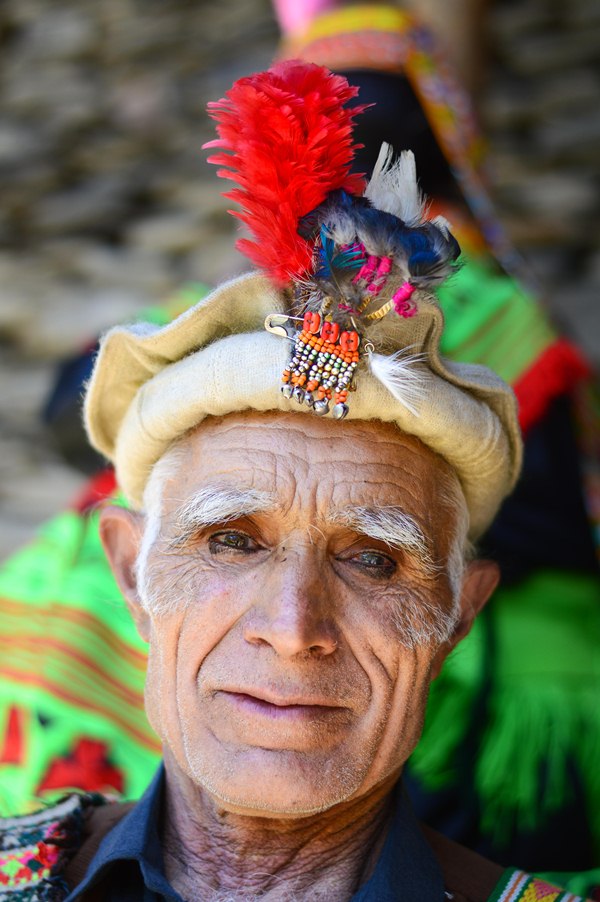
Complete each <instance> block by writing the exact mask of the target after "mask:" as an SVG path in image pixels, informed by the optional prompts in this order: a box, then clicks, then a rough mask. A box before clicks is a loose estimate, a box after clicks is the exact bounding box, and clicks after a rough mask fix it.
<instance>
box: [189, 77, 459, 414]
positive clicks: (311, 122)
mask: <svg viewBox="0 0 600 902" xmlns="http://www.w3.org/2000/svg"><path fill="white" fill-rule="evenodd" d="M357 93H358V89H357V88H354V87H351V86H350V85H349V84H348V82H347V81H346V79H345V78H343V77H342V76H339V75H334V74H333V73H331V72H329V71H328V70H327V69H325V68H323V67H320V66H316V65H313V64H310V63H304V62H298V61H285V62H281V63H278V64H277V65H275V66H274V67H273V68H272V69H270V70H268V71H267V72H262V73H258V74H256V75H252V76H250V77H247V78H242V79H240V80H239V81H238V82H236V83H235V84H234V85H233V87H232V88H231V90H230V91H228V92H227V94H226V96H225V98H223V99H222V100H219V101H217V102H215V103H211V104H209V113H210V115H211V116H212V117H213V118H214V119H215V120H216V122H217V133H218V135H219V137H218V138H217V139H216V140H214V141H211V142H209V143H208V144H206V145H205V147H210V148H213V147H214V148H220V150H221V152H220V153H218V154H215V155H214V156H211V157H209V162H211V163H216V164H217V165H219V166H220V167H225V168H221V169H219V171H218V174H219V175H220V176H222V177H224V178H228V179H231V180H233V181H234V182H236V183H237V186H238V187H236V188H234V189H233V190H232V191H230V192H229V193H228V194H226V195H225V196H226V197H227V198H229V199H231V200H235V201H236V202H238V203H239V204H240V205H241V208H242V210H241V212H238V211H230V212H232V213H233V215H234V216H237V217H238V218H240V219H241V220H242V221H243V222H244V223H245V224H246V225H247V227H248V228H249V229H250V232H251V233H252V235H253V236H254V239H255V240H254V241H252V240H250V239H247V238H242V239H240V240H239V241H238V242H237V247H238V248H239V249H240V250H241V251H242V252H243V253H244V254H246V255H247V256H248V257H249V258H250V259H251V260H252V261H253V262H254V263H256V264H257V265H258V266H259V267H260V268H261V269H262V270H263V271H264V272H265V273H266V275H267V276H268V277H269V278H270V280H271V281H272V282H273V284H274V285H275V287H277V288H278V289H279V290H283V291H285V292H286V293H287V294H288V295H289V297H290V301H291V307H292V310H293V312H294V313H296V314H297V315H296V316H294V315H291V316H286V315H283V314H273V315H272V316H268V317H267V319H266V321H265V328H266V329H267V330H268V331H269V332H271V333H274V334H276V335H281V336H282V337H285V338H287V339H289V340H290V342H291V349H292V350H291V357H290V361H289V364H288V366H287V367H286V369H285V370H284V372H283V374H282V385H281V391H282V393H283V394H284V395H285V397H286V398H289V399H290V400H293V401H295V402H297V403H299V404H304V405H306V406H307V407H309V408H311V409H312V410H313V411H314V412H315V413H316V414H318V415H320V416H324V415H326V414H328V413H329V412H331V414H332V416H333V417H335V418H336V419H343V418H344V417H345V416H346V415H347V413H348V410H349V406H348V405H349V394H350V393H351V392H352V391H353V390H354V389H355V379H356V376H357V369H358V367H359V364H360V363H361V361H365V362H366V363H367V365H368V366H369V368H370V370H371V372H372V373H373V375H374V376H375V377H376V378H378V379H379V380H380V381H381V382H383V383H384V384H385V385H386V387H387V388H388V389H389V391H390V392H391V393H392V394H393V395H394V396H395V397H396V398H397V399H398V400H399V401H401V402H402V403H403V404H405V406H407V407H408V408H409V409H410V410H412V408H413V401H414V395H415V392H416V391H418V388H417V385H416V380H415V379H414V378H413V376H412V373H411V368H412V366H413V365H414V364H415V363H416V362H418V359H419V355H413V356H412V357H411V355H410V348H407V349H405V350H404V352H402V353H395V354H385V353H380V352H381V351H385V344H386V341H385V336H386V330H385V328H383V329H382V328H378V324H381V322H382V320H384V319H385V318H386V317H388V316H392V317H396V316H399V317H402V318H406V319H407V318H410V317H412V316H414V315H415V314H416V313H417V310H418V307H419V298H420V297H425V296H426V297H427V300H428V301H431V289H432V287H433V286H435V285H436V284H439V283H440V282H442V281H443V280H444V279H445V278H446V277H447V276H448V275H449V274H450V273H451V272H452V268H453V265H454V263H455V261H456V259H457V257H458V255H459V253H460V248H459V246H458V243H457V242H456V240H455V239H454V238H453V236H452V235H451V233H450V230H449V226H448V223H447V222H446V221H445V220H444V219H443V218H442V217H437V218H435V219H433V220H428V219H427V209H426V204H425V202H424V199H423V197H422V196H421V193H420V191H419V187H418V184H417V178H416V168H415V161H414V157H413V155H412V153H410V152H409V151H406V152H404V153H403V154H402V155H401V156H400V158H399V159H398V161H397V162H394V161H393V154H392V149H391V147H390V146H389V145H387V144H384V145H383V146H382V148H381V152H380V155H379V159H378V161H377V164H376V166H375V169H374V171H373V175H372V177H371V179H370V181H369V182H368V184H367V183H366V182H365V179H364V178H363V176H360V175H356V174H353V173H351V172H350V167H351V164H352V160H353V154H354V151H355V150H356V149H357V147H358V145H354V144H353V143H352V126H353V120H354V118H355V116H357V115H359V114H360V113H361V112H362V111H363V110H364V109H365V107H361V106H354V107H348V106H347V104H348V103H349V102H350V101H351V100H352V99H353V98H354V97H356V95H357Z"/></svg>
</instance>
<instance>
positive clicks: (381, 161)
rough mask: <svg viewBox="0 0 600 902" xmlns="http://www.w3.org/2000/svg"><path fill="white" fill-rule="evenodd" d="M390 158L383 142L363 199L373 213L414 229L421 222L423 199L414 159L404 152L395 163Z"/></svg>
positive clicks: (391, 157) (423, 207)
mask: <svg viewBox="0 0 600 902" xmlns="http://www.w3.org/2000/svg"><path fill="white" fill-rule="evenodd" d="M393 158H394V149H393V147H392V146H391V145H390V144H386V143H385V141H384V143H383V144H382V145H381V150H380V151H379V156H378V157H377V162H376V163H375V168H374V169H373V175H372V176H371V180H370V182H369V184H368V185H367V189H366V191H365V197H367V198H368V199H369V200H370V201H371V203H372V204H373V206H374V207H375V209H376V210H383V211H384V212H385V213H392V214H393V215H394V216H398V217H399V219H402V220H403V221H404V222H405V223H406V224H407V225H408V226H411V227H414V226H417V225H419V223H421V222H422V221H423V214H424V209H425V199H424V197H423V195H422V194H421V191H420V189H419V185H418V182H417V167H416V164H415V156H414V154H413V152H412V151H411V150H404V151H403V152H402V153H401V154H400V156H399V158H398V159H397V160H396V162H395V163H394V162H393Z"/></svg>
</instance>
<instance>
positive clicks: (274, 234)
mask: <svg viewBox="0 0 600 902" xmlns="http://www.w3.org/2000/svg"><path fill="white" fill-rule="evenodd" d="M357 93H358V89H357V88H354V87H351V86H350V85H349V84H348V82H347V81H346V79H345V78H343V77H342V76H339V75H334V74H333V73H331V72H330V71H329V70H328V69H325V68H323V67H322V66H316V65H313V64H312V63H304V62H300V61H297V60H286V61H284V62H281V63H278V64H276V65H275V66H273V67H272V68H271V69H269V70H268V71H267V72H260V73H258V74H256V75H251V76H249V77H248V78H242V79H240V80H239V81H237V82H236V83H235V84H234V85H233V87H232V88H231V90H229V91H228V92H227V94H226V96H225V97H224V98H222V99H221V100H218V101H216V102H215V103H209V104H208V111H209V115H210V116H211V117H212V118H213V119H215V120H216V122H217V134H218V135H219V137H218V138H217V139H216V140H214V141H209V142H208V144H205V145H204V147H220V148H222V150H223V151H225V152H222V153H218V154H215V155H214V156H211V157H209V158H208V161H209V163H215V164H216V165H217V166H226V167H227V168H226V169H219V170H218V175H219V176H221V177H222V178H227V179H231V180H232V181H234V182H237V184H238V186H239V187H238V188H234V190H233V191H230V192H229V193H227V194H225V197H227V198H229V199H230V200H234V201H236V202H237V203H239V204H240V206H241V207H242V211H241V212H235V211H233V210H230V211H229V212H230V213H232V214H233V215H234V216H237V217H238V218H239V219H241V220H242V221H243V222H245V223H246V225H247V226H248V227H249V229H250V231H251V232H252V234H253V236H254V238H255V239H256V240H255V241H250V240H248V239H245V238H242V239H240V240H239V241H238V242H237V247H238V249H239V250H240V251H242V253H243V254H245V255H246V256H247V257H249V258H250V260H252V261H253V262H254V263H255V264H256V265H257V266H259V267H260V268H261V269H263V270H265V271H266V273H267V274H268V275H269V276H270V278H271V279H272V280H273V281H274V282H275V284H276V285H278V286H283V285H285V284H287V283H288V282H289V281H290V280H291V279H298V278H301V277H302V276H304V275H305V274H306V273H307V272H308V271H309V270H310V268H311V264H312V254H313V248H312V245H311V244H309V243H308V242H307V241H305V240H304V239H303V238H301V237H300V236H299V235H298V232H297V229H298V222H299V220H300V219H301V217H302V216H305V215H306V214H307V213H310V211H311V210H314V209H315V207H317V206H318V205H319V204H320V203H322V202H323V201H324V200H325V198H326V197H327V195H328V194H329V192H330V191H334V190H336V189H339V188H343V189H344V190H345V191H348V192H349V193H351V194H361V193H362V191H363V189H364V179H363V176H362V175H352V174H350V165H351V163H352V159H353V155H354V151H355V150H356V149H357V148H358V147H360V146H361V145H355V144H353V143H352V127H353V120H354V117H355V116H356V115H357V114H358V113H361V112H362V111H363V110H364V109H366V107H357V106H355V107H353V108H352V109H351V110H348V109H345V108H344V105H345V104H346V103H348V101H350V100H352V98H354V97H356V95H357Z"/></svg>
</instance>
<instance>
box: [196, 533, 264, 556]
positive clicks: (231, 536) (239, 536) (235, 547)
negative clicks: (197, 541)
mask: <svg viewBox="0 0 600 902" xmlns="http://www.w3.org/2000/svg"><path fill="white" fill-rule="evenodd" d="M208 545H209V548H210V551H211V553H212V554H219V553H221V552H224V551H238V552H242V553H246V554H251V553H252V552H254V551H258V548H259V546H258V545H257V543H256V542H255V541H254V540H253V539H251V538H250V536H247V535H246V534H245V533H243V532H217V533H215V534H214V535H212V536H211V537H210V539H209V540H208Z"/></svg>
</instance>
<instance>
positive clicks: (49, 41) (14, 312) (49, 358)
mask: <svg viewBox="0 0 600 902" xmlns="http://www.w3.org/2000/svg"><path fill="white" fill-rule="evenodd" d="M487 32H488V47H487V55H488V80H487V82H486V84H485V85H484V87H483V90H482V95H481V108H482V114H483V118H484V122H485V125H486V127H487V130H488V134H489V137H490V140H491V145H492V149H493V152H492V163H493V169H492V174H493V179H494V193H495V197H496V199H497V202H498V205H499V207H500V210H501V211H502V214H503V217H504V220H505V222H506V224H507V225H508V226H509V229H510V231H511V233H512V235H513V237H514V239H515V241H516V243H517V244H518V245H519V247H520V248H521V250H522V252H523V253H524V255H525V256H526V257H527V258H528V259H529V261H530V262H531V264H532V267H533V269H534V271H536V272H537V274H538V276H539V278H540V280H541V282H542V284H543V286H544V287H545V289H546V290H547V294H548V298H549V303H550V304H551V305H552V307H553V308H554V309H555V311H556V312H557V315H558V316H559V317H561V318H562V319H563V321H564V322H565V323H566V326H567V329H568V330H569V331H570V332H571V334H574V335H575V336H576V337H578V338H579V340H580V341H581V342H582V343H583V345H584V347H585V348H586V349H587V350H588V352H589V353H590V354H591V356H592V358H593V359H595V361H596V362H599V361H600V313H599V307H598V304H597V302H596V298H597V296H598V293H599V291H600V229H599V228H598V226H599V224H600V223H599V220H600V202H599V191H600V159H599V158H600V52H599V51H600V5H598V3H597V2H596V0H566V2H565V0H561V2H559V0H494V2H493V3H492V4H491V8H490V9H489V13H488V15H487ZM276 43H277V27H276V24H275V21H274V19H273V17H272V13H271V8H270V4H269V3H268V0H219V2H211V3H209V2H202V0H198V2H192V0H4V2H3V3H2V4H1V5H0V191H1V194H0V198H1V201H0V242H1V246H2V249H1V250H0V354H1V359H0V386H1V391H0V555H4V554H6V553H8V552H9V551H11V550H12V549H14V548H16V547H17V546H18V545H19V544H20V543H22V542H23V541H24V540H26V539H27V538H29V537H30V536H31V535H32V532H33V529H34V527H35V525H36V524H37V523H39V522H40V521H41V520H43V519H44V518H46V517H48V516H50V515H51V514H53V513H54V512H55V511H57V510H58V509H60V508H61V507H62V506H64V504H65V502H66V501H67V500H68V499H69V498H70V497H72V495H73V494H74V493H75V492H76V491H77V489H78V488H79V486H80V485H81V483H82V481H83V477H82V476H80V475H79V474H78V473H77V472H76V471H74V470H72V469H71V468H69V467H68V466H67V465H66V464H64V463H63V462H62V460H61V458H60V456H59V455H58V454H57V453H56V451H55V450H53V448H52V446H51V443H50V442H49V441H48V437H47V435H46V433H45V430H44V427H43V426H42V424H41V421H40V418H39V411H40V408H41V406H42V405H43V402H44V399H45V397H46V394H47V392H48V388H49V385H50V383H51V379H52V375H53V372H54V369H55V365H56V362H57V361H58V360H60V359H61V358H63V357H64V356H65V355H68V354H70V353H73V352H75V351H77V350H79V349H80V348H81V347H82V345H83V344H85V343H86V342H87V341H88V340H89V339H90V338H93V337H94V336H95V335H96V334H97V333H98V332H99V331H101V330H102V329H103V328H105V327H107V326H108V325H111V324H112V323H114V322H116V321H118V320H122V319H127V318H130V317H131V316H132V315H135V313H136V312H137V311H139V310H140V309H142V308H143V307H146V306H148V305H149V304H152V303H156V302H158V301H161V300H164V299H165V297H168V295H169V294H170V293H172V292H173V291H175V290H176V289H177V288H178V287H179V286H180V285H181V284H182V283H183V282H186V281H193V280H201V281H203V282H207V283H212V282H214V281H215V280H218V279H220V278H223V277H225V276H228V275H231V274H234V273H235V272H238V271H241V270H242V269H244V268H245V264H244V262H243V260H241V258H238V257H237V255H236V254H235V252H233V251H232V250H231V247H232V244H233V241H232V234H233V231H234V229H235V224H234V222H233V220H232V219H231V218H230V217H228V216H227V214H226V212H225V203H224V202H223V200H222V199H221V197H220V193H219V192H220V188H221V186H220V185H219V183H218V181H217V179H216V178H215V175H214V171H213V170H212V167H208V166H206V165H205V154H204V153H203V152H202V151H201V149H200V148H201V145H202V143H203V141H205V140H207V139H208V138H209V137H211V136H212V130H211V127H210V125H209V123H208V120H207V117H206V114H205V112H204V110H205V106H206V102H207V101H208V100H209V99H216V98H218V97H220V96H222V94H223V92H224V91H225V90H226V89H227V87H228V86H229V85H230V84H231V82H232V81H233V80H234V79H235V78H238V77H240V76H241V75H244V74H247V73H248V72H250V71H253V70H257V69H261V68H264V67H265V66H267V65H268V64H269V62H270V61H271V58H272V55H273V52H274V50H275V47H276Z"/></svg>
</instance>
